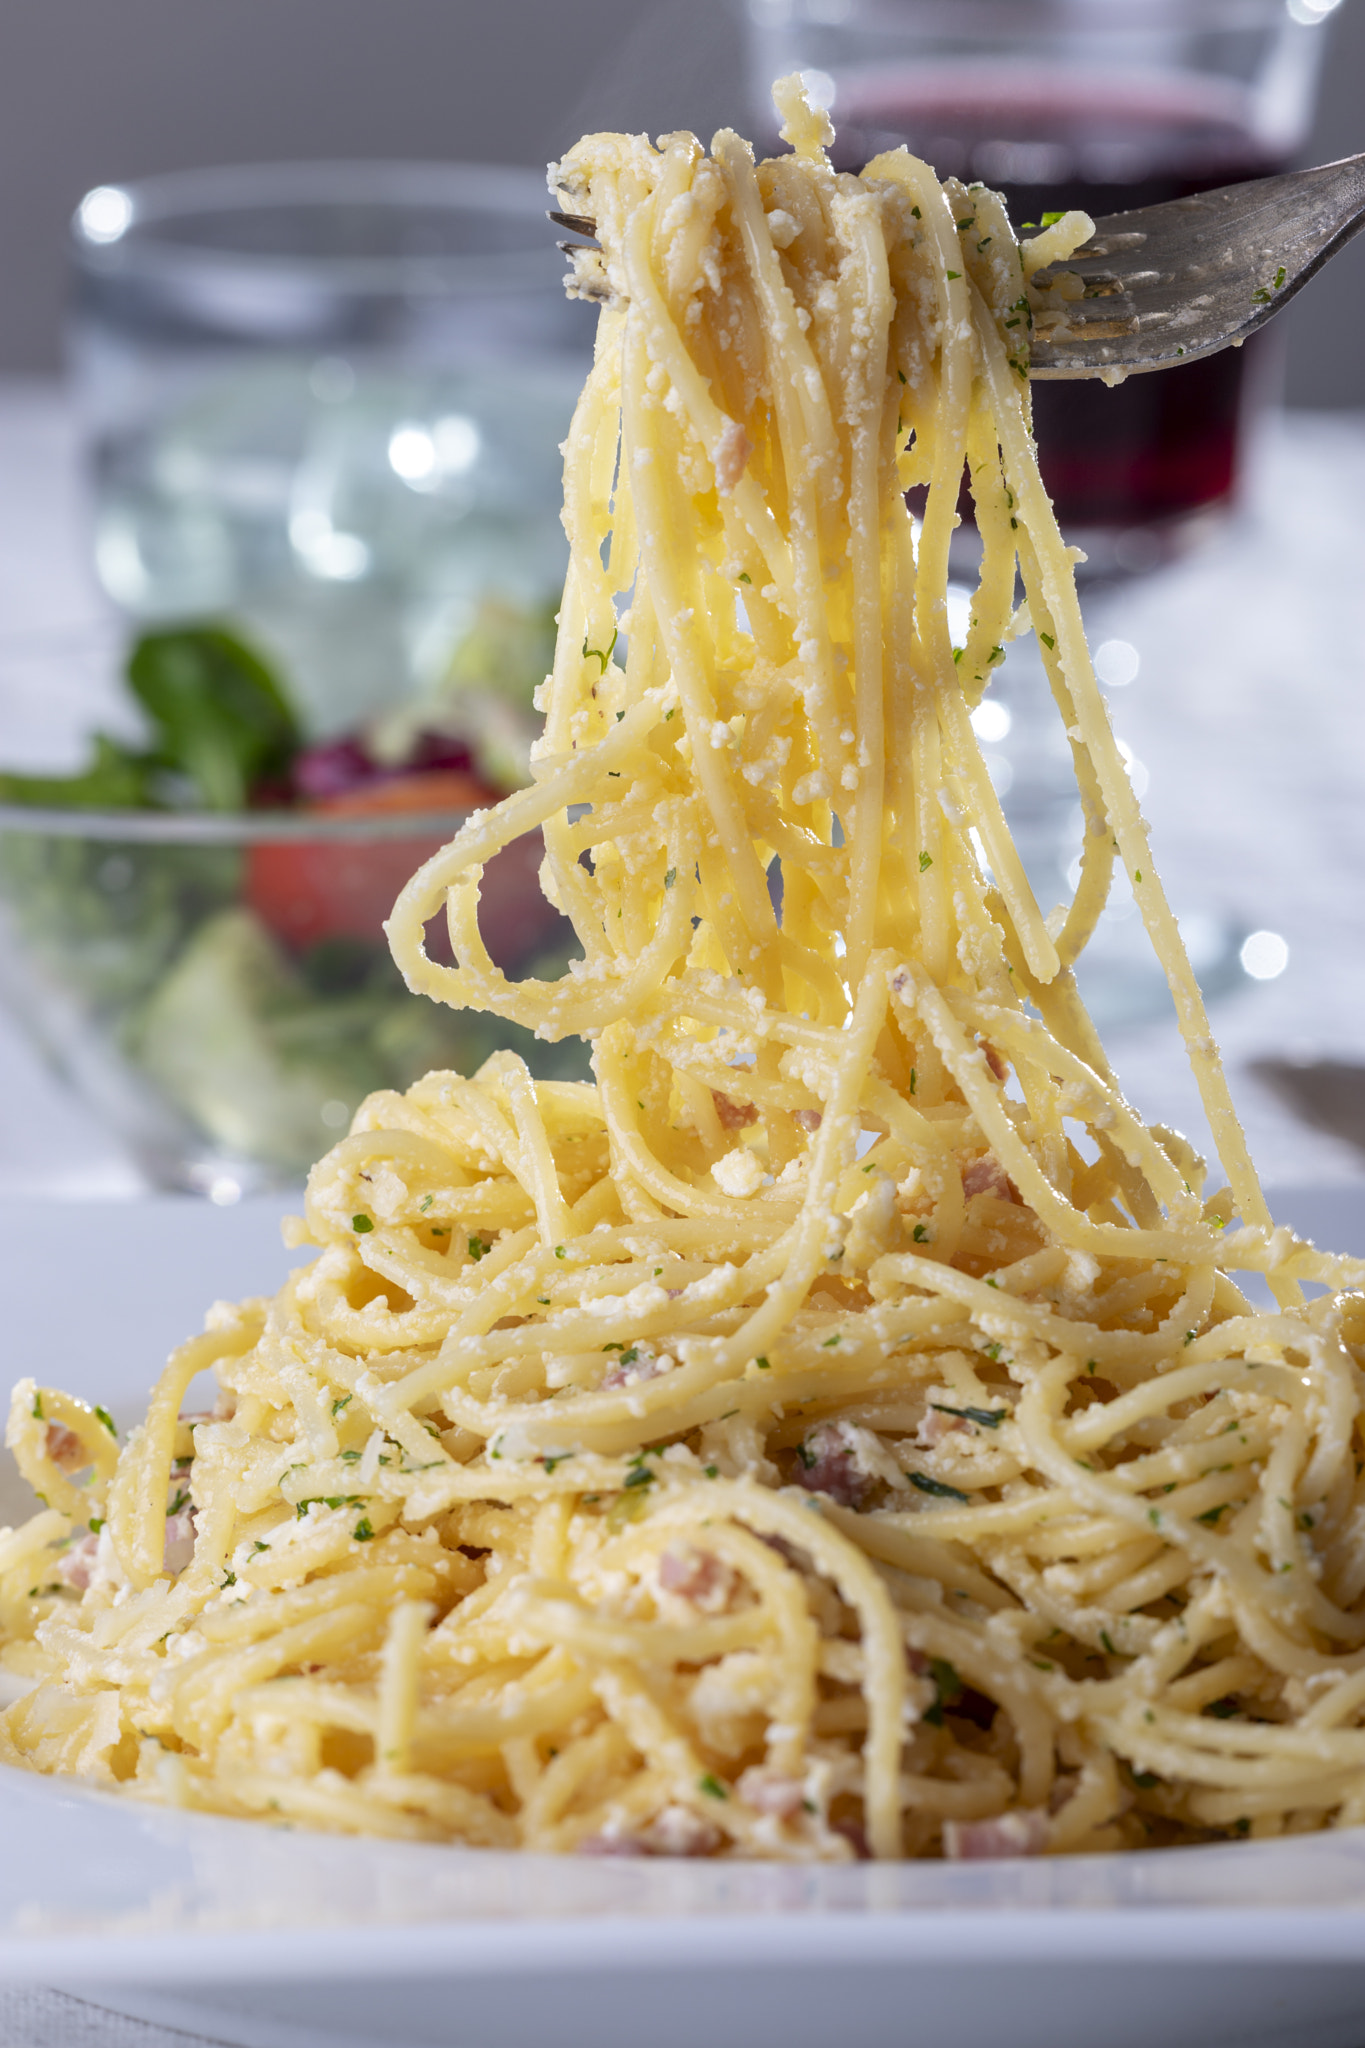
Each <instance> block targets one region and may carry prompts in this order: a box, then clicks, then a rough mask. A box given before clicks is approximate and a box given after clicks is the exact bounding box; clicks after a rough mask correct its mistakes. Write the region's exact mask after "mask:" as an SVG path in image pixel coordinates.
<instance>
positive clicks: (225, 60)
mask: <svg viewBox="0 0 1365 2048" xmlns="http://www.w3.org/2000/svg"><path fill="white" fill-rule="evenodd" d="M827 14H828V16H829V18H833V19H837V18H838V14H839V10H838V7H837V5H834V6H833V7H832V9H830V10H827ZM1331 34H1332V37H1333V44H1332V53H1331V60H1330V62H1329V63H1328V64H1327V66H1326V67H1325V70H1324V75H1323V79H1322V88H1321V95H1320V101H1319V106H1318V110H1317V114H1316V118H1315V121H1314V125H1313V129H1312V132H1311V135H1310V137H1309V140H1308V143H1307V147H1306V150H1305V152H1304V156H1305V160H1306V161H1308V162H1313V163H1322V162H1326V161H1328V160H1329V159H1331V158H1333V157H1338V156H1346V155H1349V154H1351V153H1352V152H1353V151H1355V150H1358V149H1360V148H1361V147H1362V146H1363V145H1365V135H1362V115H1361V100H1362V92H1365V7H1361V6H1359V5H1357V4H1353V0H1346V4H1344V5H1343V6H1341V7H1339V8H1338V9H1337V11H1336V13H1335V16H1334V18H1333V20H1332V23H1331ZM743 41H744V28H743V17H742V10H741V8H740V6H738V5H733V6H732V5H731V4H729V0H654V4H651V0H575V4H574V5H573V6H572V7H565V6H563V5H560V4H558V0H500V4H499V5H498V6H497V7H487V8H485V7H480V6H476V5H474V4H472V0H382V4H381V0H106V4H104V5H99V6H96V5H93V4H91V0H44V4H43V5H42V6H41V7H13V8H7V9H6V10H5V18H4V21H3V23H0V57H2V59H3V61H0V177H2V178H3V181H4V190H5V191H6V193H7V194H8V195H9V199H8V203H7V205H6V207H5V208H4V210H3V213H2V214H0V275H3V277H4V279H5V291H4V294H3V303H0V373H3V374H5V375H10V376H13V375H40V376H41V375H54V374H55V373H56V372H57V370H58V368H59V365H60V361H61V340H60V324H61V312H62V305H63V299H64V293H65V281H66V277H65V262H64V246H65V229H66V223H67V220H68V219H69V217H70V215H71V212H72V209H73V208H74V207H75V205H76V203H77V201H78V200H79V199H80V198H81V195H82V194H83V193H84V192H86V191H88V190H89V189H90V188H91V187H93V186H96V185H102V184H110V183H116V182H118V181H121V180H123V179H128V178H139V177H144V176H146V175H147V174H148V173H151V172H156V171H168V170H179V169H186V168H190V167H192V166H196V165H203V164H233V163H274V162H278V161H282V160H290V161H294V160H305V161H306V160H308V159H311V158H349V157H360V158H414V159H419V160H432V159H437V160H439V159H445V158H460V159H463V160H466V161H471V162H483V163H496V164H524V165H530V166H534V167H535V168H537V169H539V168H541V167H542V166H543V165H544V164H545V163H546V162H547V161H548V160H549V159H550V158H552V157H555V156H558V155H559V154H560V153H561V152H562V151H563V150H564V149H565V148H567V147H568V145H569V144H570V143H571V142H573V141H574V140H575V139H576V138H577V137H578V136H579V135H581V134H583V133H584V132H585V131H587V130H588V129H590V128H595V127H619V126H626V127H629V128H635V129H645V130H647V131H649V132H651V133H655V132H657V131H658V130H660V129H663V128H677V127H690V128H693V129H694V130H695V131H696V132H697V133H698V134H700V135H701V136H703V137H705V138H709V136H710V135H711V134H712V132H713V131H714V130H715V129H716V128H717V127H719V126H720V125H721V124H722V123H724V122H730V123H733V124H735V125H737V126H740V127H741V130H742V131H743V130H744V125H745V124H746V122H750V121H751V120H752V114H753V109H752V107H751V105H750V103H749V95H748V93H747V91H746V80H745V70H744V64H743ZM1362 318H1365V243H1360V244H1357V246H1356V247H1355V248H1354V249H1353V250H1350V251H1348V252H1347V253H1346V254H1345V255H1344V256H1342V257H1341V258H1340V259H1339V260H1338V261H1337V262H1336V263H1335V264H1334V265H1333V266H1332V268H1331V269H1330V271H1329V272H1328V274H1327V275H1326V277H1324V278H1323V279H1322V280H1321V281H1320V282H1319V283H1318V284H1317V285H1316V286H1315V288H1314V294H1313V297H1312V298H1311V300H1308V301H1305V302H1303V303H1301V304H1300V305H1298V306H1296V307H1294V308H1293V309H1292V310H1291V311H1290V312H1289V313H1288V314H1287V315H1286V325H1287V327H1288V328H1289V331H1290V336H1291V339H1290V347H1289V368H1288V381H1287V386H1286V395H1287V398H1288V402H1289V403H1290V404H1291V405H1294V406H1305V407H1313V408H1316V409H1325V408H1330V407H1342V406H1360V405H1365V350H1362V348H1361V347H1360V345H1359V335H1360V332H1361V320H1362Z"/></svg>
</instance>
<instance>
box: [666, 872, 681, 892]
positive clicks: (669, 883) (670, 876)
mask: <svg viewBox="0 0 1365 2048" xmlns="http://www.w3.org/2000/svg"><path fill="white" fill-rule="evenodd" d="M677 879H678V870H677V869H676V868H670V869H669V870H668V873H667V874H666V875H665V876H664V887H665V889H671V888H672V887H673V884H674V883H675V882H676V881H677Z"/></svg>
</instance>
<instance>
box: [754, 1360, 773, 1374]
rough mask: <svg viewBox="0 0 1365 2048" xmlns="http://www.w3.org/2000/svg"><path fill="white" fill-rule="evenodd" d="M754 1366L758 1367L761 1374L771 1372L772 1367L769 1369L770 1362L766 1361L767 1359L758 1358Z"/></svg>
mask: <svg viewBox="0 0 1365 2048" xmlns="http://www.w3.org/2000/svg"><path fill="white" fill-rule="evenodd" d="M754 1364H755V1365H756V1366H757V1367H758V1369H759V1371H760V1372H768V1371H769V1370H770V1367H769V1365H768V1361H767V1359H766V1358H756V1359H755V1360H754Z"/></svg>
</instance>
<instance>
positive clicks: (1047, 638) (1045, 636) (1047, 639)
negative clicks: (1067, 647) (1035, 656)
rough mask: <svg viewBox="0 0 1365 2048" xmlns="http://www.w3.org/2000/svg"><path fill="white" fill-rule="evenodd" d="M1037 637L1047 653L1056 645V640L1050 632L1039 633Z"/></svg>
mask: <svg viewBox="0 0 1365 2048" xmlns="http://www.w3.org/2000/svg"><path fill="white" fill-rule="evenodd" d="M1038 638H1039V639H1040V640H1041V641H1042V643H1043V645H1044V647H1046V649H1047V651H1048V653H1049V654H1051V652H1052V650H1053V648H1054V647H1055V646H1056V645H1057V642H1056V641H1055V640H1054V639H1053V637H1052V635H1051V633H1040V634H1039V635H1038Z"/></svg>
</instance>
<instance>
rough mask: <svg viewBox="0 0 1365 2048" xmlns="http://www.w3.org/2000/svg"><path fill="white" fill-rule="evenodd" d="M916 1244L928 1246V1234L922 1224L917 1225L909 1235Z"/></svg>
mask: <svg viewBox="0 0 1365 2048" xmlns="http://www.w3.org/2000/svg"><path fill="white" fill-rule="evenodd" d="M910 1235H911V1237H912V1238H913V1239H914V1241H915V1243H916V1244H928V1242H929V1232H928V1230H927V1229H926V1227H925V1225H924V1224H923V1223H917V1224H916V1225H915V1227H914V1229H913V1230H912V1231H911V1233H910Z"/></svg>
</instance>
